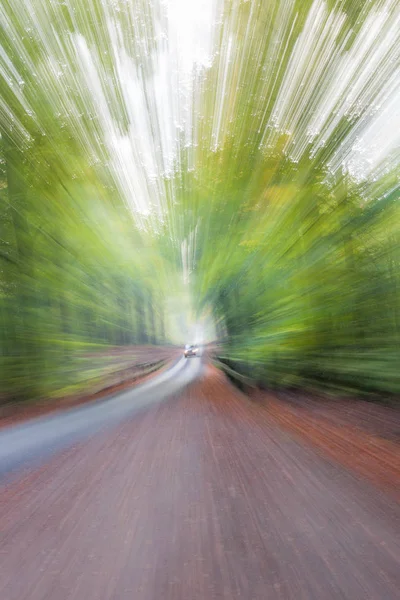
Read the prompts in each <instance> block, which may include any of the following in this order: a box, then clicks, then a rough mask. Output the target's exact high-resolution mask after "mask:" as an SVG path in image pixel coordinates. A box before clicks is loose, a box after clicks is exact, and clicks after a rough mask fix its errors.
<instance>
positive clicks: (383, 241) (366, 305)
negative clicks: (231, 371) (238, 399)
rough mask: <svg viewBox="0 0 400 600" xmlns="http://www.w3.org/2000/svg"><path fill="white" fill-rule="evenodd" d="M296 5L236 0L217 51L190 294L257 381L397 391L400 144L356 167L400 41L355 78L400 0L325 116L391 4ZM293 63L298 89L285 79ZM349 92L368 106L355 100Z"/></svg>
mask: <svg viewBox="0 0 400 600" xmlns="http://www.w3.org/2000/svg"><path fill="white" fill-rule="evenodd" d="M284 4H285V3H279V2H269V3H251V2H248V3H241V2H236V1H235V0H233V1H231V2H227V3H226V11H225V17H224V19H222V20H221V26H220V30H219V33H218V36H217V38H218V44H219V45H218V49H219V52H218V53H217V54H216V56H217V59H216V60H215V62H214V63H213V65H212V67H211V68H210V69H208V70H207V71H206V72H205V74H204V80H203V85H202V100H201V102H199V104H198V106H199V109H198V110H199V114H201V115H202V119H201V120H200V121H199V123H198V126H197V129H196V132H195V136H196V145H195V146H194V147H193V148H190V149H189V150H188V151H187V158H186V160H187V163H188V164H195V165H196V168H195V169H193V170H192V171H191V172H188V173H187V175H186V176H185V178H184V179H183V180H180V181H179V182H178V184H177V185H178V186H180V190H181V201H180V202H181V211H182V213H183V214H185V215H186V219H187V222H186V232H187V235H189V232H192V231H194V229H195V228H197V229H196V231H197V244H196V251H195V254H194V259H193V264H194V266H193V272H194V275H193V278H192V279H193V287H194V296H195V297H196V298H197V299H198V301H199V307H200V310H201V309H202V308H204V307H206V306H212V307H213V311H214V316H215V320H216V324H217V327H218V330H219V337H220V341H221V342H223V346H222V350H221V358H222V359H224V360H226V361H228V363H229V364H230V365H231V366H232V365H233V366H234V368H235V369H236V370H237V371H238V372H240V373H242V374H244V375H247V376H249V377H251V378H252V379H253V380H255V381H257V382H259V383H260V384H263V385H270V386H296V387H306V388H309V389H325V390H326V389H331V390H335V391H340V392H345V393H350V392H360V391H361V392H368V393H369V392H371V393H382V392H383V393H393V394H397V393H398V392H400V329H399V328H400V320H399V319H400V269H399V266H400V227H399V223H400V207H399V194H400V187H399V177H398V167H399V154H398V152H395V151H394V152H393V153H392V154H390V155H389V156H386V157H385V159H384V161H383V162H382V163H378V162H377V163H376V164H375V165H374V166H373V167H369V170H367V171H366V172H365V174H363V176H361V177H359V176H358V177H357V176H355V175H354V174H353V173H352V170H351V169H350V168H349V166H348V161H349V156H350V153H351V147H352V144H354V141H352V140H354V139H355V137H354V136H355V133H354V132H360V131H362V130H363V128H367V127H368V124H369V123H370V122H372V121H373V118H374V112H373V109H372V108H371V107H372V106H373V104H374V102H375V99H376V98H377V97H378V96H379V94H380V93H381V91H382V87H385V86H387V87H386V88H385V89H386V90H388V93H389V92H390V89H389V84H390V77H391V74H392V69H393V65H392V66H390V64H389V65H388V64H386V62H385V61H386V59H387V58H388V56H394V54H395V53H396V52H397V50H396V45H392V46H389V45H388V46H387V47H388V48H390V49H388V51H387V54H386V55H382V56H383V58H382V62H381V63H378V64H377V65H376V66H375V67H374V68H375V69H376V70H375V71H371V72H370V73H369V76H368V77H364V79H363V80H362V81H361V82H360V80H358V79H357V77H358V74H359V73H360V72H364V73H365V72H368V69H370V62H371V61H372V62H373V60H374V59H373V57H372V52H373V51H374V50H376V49H377V48H379V40H382V39H383V37H384V35H385V34H386V33H387V31H388V28H389V27H390V26H392V25H393V22H394V21H393V20H391V18H392V19H394V18H395V13H394V12H393V11H394V10H395V9H394V5H391V10H392V13H390V10H389V8H388V11H387V14H386V17H387V25H385V27H386V29H385V28H384V27H383V28H382V30H381V31H380V38H379V40H378V39H377V41H375V42H373V41H372V42H370V43H371V44H372V45H371V54H370V55H369V56H368V55H365V56H362V57H360V58H358V57H357V56H356V55H354V56H355V58H354V60H356V59H358V60H359V61H360V62H359V65H358V67H357V70H355V71H354V77H353V79H352V80H349V82H348V84H347V87H345V88H343V89H344V91H343V97H342V98H341V97H340V96H338V97H337V99H336V101H335V102H334V103H333V104H332V105H331V110H332V111H333V110H334V112H332V113H327V114H324V113H323V111H322V110H321V98H325V100H324V101H325V103H327V104H328V105H329V102H330V101H331V97H330V96H332V95H333V94H334V93H335V86H336V88H337V86H339V84H340V82H339V81H336V80H334V81H335V84H334V85H333V86H332V72H330V66H331V64H333V63H335V64H339V63H340V60H342V57H344V58H343V60H347V53H348V52H352V51H353V49H354V47H356V45H357V43H358V39H357V34H358V32H359V31H360V29H362V27H363V26H365V24H366V23H367V22H368V21H367V19H368V18H371V19H372V21H373V22H374V21H376V18H377V15H378V13H376V14H374V12H373V11H374V10H375V9H376V10H379V9H380V5H379V3H377V2H375V3H374V2H372V3H368V6H365V7H364V8H363V10H362V11H361V12H360V11H359V13H358V18H357V19H356V16H357V15H356V12H354V11H353V10H352V8H354V3H350V2H347V3H342V4H341V5H340V7H339V6H338V5H336V6H333V3H332V5H331V4H330V3H328V4H326V3H324V2H299V3H297V2H292V3H289V4H285V6H284ZM389 4H390V3H388V6H389ZM289 6H291V10H292V12H291V13H288V14H286V20H287V22H286V27H285V26H284V25H282V19H283V16H284V15H283V13H282V11H284V10H289V9H288V7H289ZM339 9H340V10H339ZM312 11H314V13H313V12H312ZM316 11H319V12H318V13H317V12H316ZM343 11H344V12H343ZM346 11H347V12H346ZM317 14H318V20H319V21H317V17H316V15H317ZM335 19H336V20H337V23H338V26H337V29H336V31H335V34H334V36H333V37H332V38H331V39H329V35H328V34H327V32H329V31H330V30H329V29H328V27H329V26H330V25H332V23H334V22H335ZM307 23H308V25H307ZM314 26H315V27H317V28H318V27H320V36H321V37H318V34H319V32H318V29H317V33H316V34H315V41H314V39H313V37H312V36H313V35H314V33H313V30H312V29H311V28H312V27H314ZM306 27H309V28H310V30H309V33H308V34H307V36H304V37H303V38H301V37H300V36H301V35H302V32H303V31H304V28H306ZM278 34H279V35H278ZM362 35H363V34H362ZM387 35H389V34H387ZM323 36H325V38H324V37H323ZM363 39H364V38H363ZM397 39H398V34H397ZM302 44H303V46H302ZM324 44H325V46H324ZM327 48H328V49H329V53H327ZM397 48H398V46H397ZM307 52H309V53H310V54H309V55H307ZM354 52H356V51H354ZM296 53H299V54H298V55H297V54H296ZM293 56H296V57H298V58H297V59H298V61H299V62H298V63H293ZM291 64H295V66H296V69H295V70H294V71H292V72H291V78H293V77H297V76H298V77H299V81H300V82H301V83H299V86H295V85H293V86H292V87H291V85H292V80H291V79H289V80H287V79H286V77H287V72H288V70H290V65H291ZM346 64H347V63H346ZM321 65H323V68H322V66H321ZM332 69H333V67H332ZM385 69H386V70H385ZM299 73H300V75H298V74H299ZM339 75H340V76H343V75H344V73H343V72H339ZM380 78H382V79H380ZM353 85H354V89H357V94H356V93H355V92H353V88H352V86H353ZM325 88H327V89H328V90H329V89H330V90H331V91H330V92H326V89H325ZM283 89H284V90H286V91H285V93H282V90H283ZM222 91H223V93H222ZM352 94H353V102H354V104H355V105H357V108H356V109H355V108H354V106H353V105H349V106H347V105H345V104H344V103H345V102H347V103H348V99H347V98H348V97H351V95H352ZM341 103H343V104H341ZM300 106H301V110H300V108H298V107H300ZM342 106H345V108H342ZM318 111H320V115H321V116H320V119H321V121H320V123H321V124H320V125H319V129H316V130H315V131H313V129H312V127H311V124H312V123H313V122H315V121H316V115H318ZM337 115H341V116H340V117H337ZM324 120H325V121H324ZM325 123H327V124H326V125H325ZM330 123H334V125H332V126H331V125H330ZM324 129H325V131H324ZM321 132H322V133H321ZM348 140H350V141H348Z"/></svg>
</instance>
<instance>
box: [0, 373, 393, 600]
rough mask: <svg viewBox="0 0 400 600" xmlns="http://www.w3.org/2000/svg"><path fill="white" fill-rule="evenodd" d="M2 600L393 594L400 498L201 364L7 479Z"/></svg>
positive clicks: (1, 517) (2, 509)
mask: <svg viewBox="0 0 400 600" xmlns="http://www.w3.org/2000/svg"><path fill="white" fill-rule="evenodd" d="M1 491H2V496H1V506H0V527H1V544H0V550H1V564H0V598H1V599H2V600H25V599H26V600H28V599H29V600H67V599H68V600H103V599H104V600H125V599H126V600H128V599H129V600H132V599H133V600H220V599H245V600H267V599H268V600H274V599H296V600H300V599H304V600H312V599H315V600H331V599H332V600H333V599H334V600H337V599H348V600H367V599H373V600H395V599H397V598H400V592H399V590H400V546H399V533H400V527H399V520H400V509H399V505H398V504H396V502H395V499H394V497H393V496H391V495H389V494H388V495H387V494H386V492H384V491H382V490H381V489H379V488H375V487H373V486H372V484H371V483H369V482H368V481H367V480H365V479H364V478H362V477H361V476H357V475H355V474H353V473H352V472H351V471H349V470H347V469H345V468H344V467H342V466H340V464H338V463H336V462H335V461H334V460H333V459H328V458H325V457H324V456H323V455H322V454H320V453H318V451H317V449H316V448H313V447H312V446H310V445H308V444H306V443H305V442H302V441H301V440H300V439H299V438H296V437H292V435H291V433H290V431H288V430H287V429H285V428H283V427H280V426H279V424H277V422H276V420H274V419H271V418H270V415H269V413H268V410H267V409H266V408H265V407H263V406H262V405H260V403H257V402H252V401H250V400H247V399H245V398H244V397H243V396H241V395H240V394H239V393H238V392H236V390H234V389H233V388H232V387H231V386H230V384H228V383H226V381H225V380H224V379H223V377H222V376H220V375H219V374H218V373H216V372H215V371H213V370H211V369H209V370H208V371H207V372H206V374H205V375H204V377H203V378H202V379H201V380H199V381H197V382H196V383H194V384H192V385H191V386H190V387H189V388H188V389H187V390H186V391H185V392H184V393H182V394H181V395H177V396H175V397H173V398H172V399H171V400H170V401H168V402H166V403H163V404H160V405H153V406H151V407H150V408H149V409H148V410H147V411H146V412H145V413H143V414H140V415H137V416H135V417H133V418H131V419H129V420H127V421H126V422H125V423H124V424H122V425H118V426H116V427H114V428H112V429H110V430H108V431H105V432H102V433H98V434H97V435H96V436H95V437H93V438H92V439H90V440H88V441H85V442H81V443H80V444H79V445H77V446H75V447H73V448H70V449H68V450H67V451H64V452H63V453H62V454H58V455H57V456H55V457H53V458H52V459H51V460H49V461H48V462H47V463H46V464H45V465H43V466H42V467H41V468H40V469H37V470H35V471H33V472H26V473H25V474H21V475H20V476H19V477H18V478H17V479H16V480H14V481H13V482H12V483H9V484H8V485H3V488H2V490H1Z"/></svg>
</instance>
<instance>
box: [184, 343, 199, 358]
mask: <svg viewBox="0 0 400 600" xmlns="http://www.w3.org/2000/svg"><path fill="white" fill-rule="evenodd" d="M198 353H199V349H198V347H197V346H186V347H185V352H184V356H185V358H189V357H190V356H197V355H198Z"/></svg>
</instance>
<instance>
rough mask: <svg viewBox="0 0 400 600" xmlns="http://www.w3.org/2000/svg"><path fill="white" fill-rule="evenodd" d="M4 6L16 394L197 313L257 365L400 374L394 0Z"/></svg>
mask: <svg viewBox="0 0 400 600" xmlns="http://www.w3.org/2000/svg"><path fill="white" fill-rule="evenodd" d="M0 13H1V14H0V17H1V41H2V49H1V53H0V76H1V104H0V127H1V153H2V156H1V168H2V170H1V175H0V176H1V213H2V214H1V216H2V232H1V265H2V278H1V315H2V321H3V327H2V348H3V350H2V357H1V361H2V363H3V370H4V372H5V375H4V380H5V381H4V384H5V385H4V390H5V394H6V395H10V394H11V395H12V396H14V397H21V398H22V397H26V398H29V397H34V396H37V395H41V394H51V393H54V392H55V391H56V390H58V389H63V388H64V387H65V386H66V385H67V386H70V385H75V383H76V382H77V379H79V375H78V373H77V372H78V370H79V369H77V365H76V360H77V359H79V360H81V359H82V356H84V355H85V351H87V349H88V348H89V346H88V345H91V346H90V347H92V348H95V347H97V346H98V345H118V344H128V343H130V344H138V343H141V344H147V343H149V342H151V343H153V344H154V343H160V342H163V341H164V340H166V339H171V336H173V338H174V339H175V341H177V340H179V341H180V342H183V341H184V340H185V338H186V337H187V336H188V331H190V328H191V327H192V325H191V324H194V323H195V322H196V321H198V320H199V319H200V320H201V318H202V316H203V315H204V314H205V313H207V314H208V315H212V317H213V320H214V322H215V326H216V328H217V330H218V337H219V339H220V341H221V342H224V347H223V350H221V351H220V354H221V357H222V358H224V360H225V361H228V362H229V364H231V365H233V366H234V368H235V370H237V371H238V372H240V373H242V374H245V375H247V376H250V377H251V378H253V379H254V380H256V381H258V382H268V384H269V385H285V386H287V385H290V386H292V385H300V386H303V387H304V386H308V387H310V388H313V389H320V388H327V387H329V388H331V389H332V390H341V391H345V392H346V393H348V392H358V391H360V390H361V391H363V392H374V393H381V392H384V393H398V392H399V391H400V377H399V372H398V360H399V350H398V349H399V327H400V323H399V318H400V317H399V314H400V313H399V308H400V306H399V304H400V296H399V294H400V280H399V277H400V275H399V269H398V266H399V248H400V244H399V227H398V223H399V214H398V211H399V208H398V202H397V199H398V196H399V179H398V166H399V160H400V159H399V156H400V150H399V148H400V142H399V140H400V133H399V132H400V76H399V68H400V39H399V36H400V33H399V32H400V6H399V4H398V2H397V1H396V0H374V1H371V2H361V1H358V0H342V1H339V2H333V1H332V0H313V1H310V0H282V1H279V2H278V1H271V2H260V1H251V2H250V1H245V0H243V1H239V0H226V1H225V2H223V1H222V0H202V1H201V2H196V3H188V2H184V1H183V0H164V1H161V0H155V1H154V2H152V3H149V2H147V1H146V0H129V1H128V0H127V1H122V0H112V1H111V0H85V1H84V2H74V1H73V0H65V1H63V2H56V1H53V0H35V2H32V1H31V0H13V1H12V2H11V1H9V0H5V1H4V2H3V4H2V6H1V8H0ZM155 274H157V276H155ZM180 297H181V298H183V299H184V300H183V301H182V309H181V314H180V315H179V310H178V311H177V312H175V315H176V316H174V317H170V312H169V310H168V308H167V307H168V306H171V299H172V303H175V305H177V304H178V305H179V301H177V300H176V299H177V298H180ZM167 313H168V316H167V317H166V314H167ZM181 317H182V318H181ZM208 321H209V322H211V321H210V319H208ZM210 335H211V334H210ZM211 337H212V336H211Z"/></svg>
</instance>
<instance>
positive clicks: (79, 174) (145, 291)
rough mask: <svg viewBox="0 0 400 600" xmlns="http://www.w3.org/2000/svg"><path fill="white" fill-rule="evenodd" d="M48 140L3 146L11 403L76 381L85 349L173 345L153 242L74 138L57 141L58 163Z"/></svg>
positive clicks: (3, 362) (1, 201)
mask: <svg viewBox="0 0 400 600" xmlns="http://www.w3.org/2000/svg"><path fill="white" fill-rule="evenodd" d="M47 140H48V137H47V136H39V137H32V139H31V141H30V143H29V147H26V148H24V150H23V151H21V150H20V149H19V148H18V147H17V146H16V144H15V142H14V140H13V139H12V137H11V136H10V135H8V134H7V133H3V135H2V137H1V141H0V143H1V146H0V166H1V171H0V211H1V214H0V221H1V233H0V244H1V246H0V273H1V279H0V322H1V329H0V352H1V354H0V368H1V374H2V376H1V380H2V393H3V394H4V395H5V396H6V397H8V396H10V395H11V396H12V397H16V398H32V397H36V396H38V395H40V394H44V393H46V392H48V391H50V390H51V389H53V388H55V387H56V386H57V385H60V383H62V382H63V381H66V380H67V379H70V378H71V376H72V378H73V372H74V370H75V369H77V368H78V366H79V365H78V364H77V363H76V361H75V359H79V356H80V355H81V353H82V352H83V351H85V350H86V351H87V350H89V349H95V348H96V347H98V348H100V347H102V346H104V345H109V346H114V345H120V344H155V343H159V342H160V341H164V339H165V331H164V312H163V289H162V278H163V265H162V263H161V261H160V259H159V257H158V256H156V255H155V252H154V251H153V249H152V245H151V243H150V240H149V239H147V241H146V242H145V241H144V239H143V235H142V234H141V233H140V232H139V231H138V230H137V228H136V227H135V224H134V222H133V217H132V214H131V213H130V211H129V210H128V209H127V208H126V207H125V206H124V205H123V204H122V202H121V201H120V200H119V195H118V194H117V193H116V190H115V189H113V187H112V185H110V184H108V183H107V181H103V182H102V181H101V176H100V174H99V173H98V172H96V170H94V169H93V168H91V167H90V166H89V165H87V164H85V160H84V157H82V156H77V155H76V149H75V150H74V149H72V148H71V147H69V145H70V144H71V143H73V138H71V139H70V140H68V139H64V140H57V144H63V145H62V152H61V153H59V154H58V156H57V155H54V154H53V153H52V145H51V144H50V143H48V142H47ZM73 152H74V157H75V160H76V164H75V167H76V169H75V172H74V173H73V174H72V173H70V172H68V166H69V165H68V160H69V157H70V156H71V153H73ZM63 153H65V161H62V160H59V157H61V159H62V157H63V156H64V154H63ZM57 158H58V160H57ZM154 272H158V273H159V277H158V279H157V280H156V281H155V280H154ZM78 362H79V360H78ZM71 370H72V371H71ZM71 373H72V375H71Z"/></svg>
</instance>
